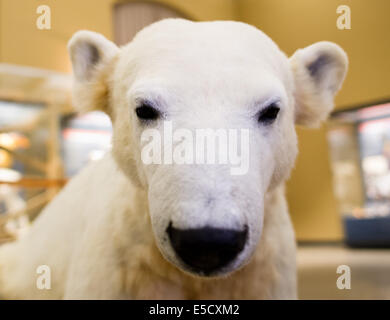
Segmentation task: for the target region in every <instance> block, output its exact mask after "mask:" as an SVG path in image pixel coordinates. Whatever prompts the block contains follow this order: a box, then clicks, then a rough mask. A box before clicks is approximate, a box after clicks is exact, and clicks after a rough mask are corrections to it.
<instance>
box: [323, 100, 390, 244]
mask: <svg viewBox="0 0 390 320" xmlns="http://www.w3.org/2000/svg"><path fill="white" fill-rule="evenodd" d="M328 143H329V148H330V157H331V166H332V172H333V180H334V183H333V185H334V193H335V196H336V198H337V202H338V206H339V211H340V213H341V215H342V219H343V225H344V231H345V240H346V242H347V244H349V245H350V246H356V247H390V102H382V103H375V104H372V105H369V104H368V105H365V106H362V107H358V108H353V109H348V110H344V111H337V112H335V113H333V115H332V116H331V119H330V122H329V126H328Z"/></svg>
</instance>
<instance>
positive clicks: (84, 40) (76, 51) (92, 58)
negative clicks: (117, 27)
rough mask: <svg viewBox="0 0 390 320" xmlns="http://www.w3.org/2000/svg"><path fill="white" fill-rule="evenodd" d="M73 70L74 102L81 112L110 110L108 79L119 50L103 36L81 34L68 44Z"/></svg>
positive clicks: (79, 32)
mask: <svg viewBox="0 0 390 320" xmlns="http://www.w3.org/2000/svg"><path fill="white" fill-rule="evenodd" d="M68 51H69V55H70V58H71V61H72V67H73V77H74V83H73V103H74V105H75V107H76V109H77V110H78V111H81V112H87V111H92V110H102V111H105V112H106V113H110V112H109V110H108V79H109V76H110V74H111V73H112V70H113V62H114V60H115V59H114V58H115V57H116V56H117V54H118V52H119V48H118V47H117V46H116V45H115V44H114V43H112V42H111V41H109V40H107V39H106V38H105V37H104V36H102V35H101V34H98V33H95V32H91V31H78V32H76V33H75V34H74V35H73V37H72V38H71V39H70V41H69V43H68Z"/></svg>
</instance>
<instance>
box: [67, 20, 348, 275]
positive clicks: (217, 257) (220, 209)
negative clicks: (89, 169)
mask: <svg viewBox="0 0 390 320" xmlns="http://www.w3.org/2000/svg"><path fill="white" fill-rule="evenodd" d="M69 52H70V56H71V60H72V63H73V70H74V78H75V85H74V103H75V105H76V107H77V108H79V109H80V110H82V111H88V110H94V109H95V110H96V109H97V110H103V111H104V112H106V113H107V114H108V115H109V116H110V117H111V120H112V123H113V131H114V132H113V150H112V152H113V155H114V158H115V159H116V162H117V163H118V165H119V167H120V168H121V169H122V170H123V172H124V173H125V174H126V175H127V176H128V178H129V179H130V180H131V181H132V183H134V184H136V185H138V186H139V187H140V188H143V189H144V190H145V192H147V195H148V201H149V203H148V205H149V212H150V218H151V223H152V227H153V232H154V236H155V240H156V243H157V246H158V247H159V249H160V251H161V253H162V254H163V256H164V257H165V258H166V259H168V260H169V261H170V262H172V263H173V264H174V265H176V266H177V267H179V268H180V269H182V270H184V271H186V272H189V273H191V274H195V275H199V276H221V275H226V274H228V273H230V272H232V271H234V270H236V269H238V268H239V267H241V266H243V265H244V264H245V263H246V262H247V261H248V260H249V258H250V257H251V255H252V253H253V252H254V249H255V247H256V245H257V243H258V242H259V240H260V236H261V234H262V229H263V217H264V212H265V208H264V198H265V196H266V195H267V193H269V192H272V190H273V189H274V188H275V187H276V186H278V185H279V184H281V183H282V182H283V181H284V180H285V179H286V178H287V177H288V176H289V173H290V171H291V168H292V167H293V164H294V160H295V157H296V154H297V138H296V133H295V124H300V125H305V126H317V125H318V124H319V123H320V122H321V121H322V120H324V119H325V118H326V117H327V115H328V113H329V112H330V110H331V108H332V107H333V97H334V95H335V93H336V92H337V91H338V90H339V89H340V87H341V84H342V82H343V80H344V77H345V74H346V70H347V57H346V54H345V53H344V51H343V50H342V49H341V48H340V47H339V46H337V45H336V44H333V43H330V42H319V43H315V44H313V45H311V46H308V47H307V48H304V49H300V50H298V51H296V52H295V53H294V55H293V56H292V57H291V58H287V57H286V56H285V54H284V53H283V52H282V51H281V50H280V49H279V48H278V47H277V45H276V44H275V43H274V42H273V41H272V40H271V39H270V38H269V37H267V36H266V35H265V34H264V33H262V32H261V31H260V30H258V29H256V28H254V27H252V26H249V25H247V24H244V23H239V22H230V21H217V22H191V21H187V20H183V19H168V20H163V21H160V22H157V23H155V24H152V25H150V26H148V27H147V28H145V29H143V30H142V31H140V32H139V33H138V34H137V35H136V37H135V38H134V39H133V41H131V42H130V43H129V44H127V45H126V46H124V47H122V48H118V47H117V46H116V45H115V44H113V43H112V42H110V41H108V40H107V39H106V38H104V37H103V36H102V35H99V34H96V33H94V32H89V31H79V32H77V33H76V34H75V35H74V36H73V38H72V39H71V41H70V42H69ZM205 137H206V138H205ZM202 139H203V142H202V141H201V140H202ZM205 141H206V142H205ZM213 141H214V142H213ZM159 146H161V147H159ZM213 154H214V156H215V157H213ZM209 157H210V158H209Z"/></svg>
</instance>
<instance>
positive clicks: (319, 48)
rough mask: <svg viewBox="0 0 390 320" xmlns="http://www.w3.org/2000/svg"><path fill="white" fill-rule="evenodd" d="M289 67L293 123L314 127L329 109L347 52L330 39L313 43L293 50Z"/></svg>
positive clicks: (340, 79) (343, 69)
mask: <svg viewBox="0 0 390 320" xmlns="http://www.w3.org/2000/svg"><path fill="white" fill-rule="evenodd" d="M290 66H291V68H292V72H293V77H294V82H295V122H296V123H297V124H300V125H304V126H308V127H316V126H318V125H319V124H320V123H321V122H322V121H324V120H325V119H326V118H327V116H328V115H329V113H330V111H331V110H332V108H333V98H334V96H335V94H336V92H337V91H338V90H339V89H340V88H341V85H342V83H343V81H344V78H345V75H346V73H347V69H348V58H347V55H346V53H345V52H344V50H343V49H341V48H340V47H339V46H338V45H336V44H334V43H332V42H326V41H323V42H317V43H315V44H312V45H310V46H308V47H306V48H304V49H299V50H297V51H296V52H295V53H294V54H293V55H292V56H291V58H290Z"/></svg>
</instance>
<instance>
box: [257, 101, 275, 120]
mask: <svg viewBox="0 0 390 320" xmlns="http://www.w3.org/2000/svg"><path fill="white" fill-rule="evenodd" d="M279 110H280V108H279V106H278V104H277V103H276V102H273V103H271V104H270V105H268V106H267V107H266V108H264V109H263V110H261V111H260V114H259V118H258V121H259V122H260V123H262V124H265V125H268V124H272V123H273V122H274V121H275V120H276V118H277V116H278V113H279Z"/></svg>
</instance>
